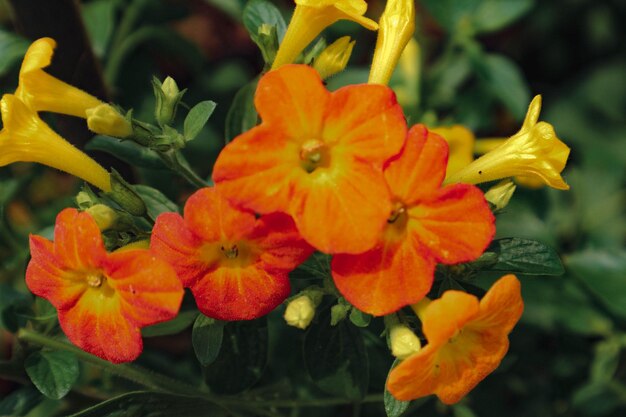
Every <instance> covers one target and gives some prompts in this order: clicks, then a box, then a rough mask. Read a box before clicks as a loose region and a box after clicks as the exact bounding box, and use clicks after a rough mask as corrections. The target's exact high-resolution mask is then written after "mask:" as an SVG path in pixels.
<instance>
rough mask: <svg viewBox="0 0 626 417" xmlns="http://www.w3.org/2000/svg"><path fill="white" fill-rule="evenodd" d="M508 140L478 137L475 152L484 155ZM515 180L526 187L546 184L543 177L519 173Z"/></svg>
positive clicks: (539, 186)
mask: <svg viewBox="0 0 626 417" xmlns="http://www.w3.org/2000/svg"><path fill="white" fill-rule="evenodd" d="M506 140H507V138H485V139H477V140H476V142H475V143H474V153H475V154H478V155H483V154H486V153H487V152H491V151H492V150H494V149H495V148H497V147H498V146H500V145H502V144H503V143H504V142H505V141H506ZM514 180H515V182H516V183H517V184H518V185H521V186H522V187H526V188H541V187H543V186H544V185H545V184H544V182H543V181H542V180H541V178H538V177H529V176H524V175H518V176H516V177H515V178H514Z"/></svg>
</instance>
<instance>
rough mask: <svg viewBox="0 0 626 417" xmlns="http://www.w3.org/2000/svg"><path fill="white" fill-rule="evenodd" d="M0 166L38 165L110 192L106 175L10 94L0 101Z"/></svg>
mask: <svg viewBox="0 0 626 417" xmlns="http://www.w3.org/2000/svg"><path fill="white" fill-rule="evenodd" d="M0 109H1V111H2V122H3V124H4V127H3V129H2V131H0V166H4V165H8V164H12V163H14V162H37V163H40V164H44V165H48V166H50V167H52V168H56V169H59V170H61V171H65V172H67V173H69V174H72V175H74V176H76V177H79V178H82V179H84V180H85V181H87V182H89V183H91V184H93V185H95V186H96V187H98V188H100V189H101V190H104V191H110V190H111V182H110V181H111V180H110V175H109V173H108V172H107V171H106V170H105V169H104V168H102V166H100V165H99V164H98V163H97V162H96V161H94V160H93V159H91V158H90V157H88V156H87V155H86V154H84V153H83V152H81V151H80V150H78V149H77V148H76V147H74V146H73V145H72V144H70V143H69V142H68V141H66V140H65V139H63V138H62V137H61V136H59V135H58V134H57V133H56V132H54V131H53V130H52V129H50V127H49V126H48V125H47V124H46V123H45V122H44V121H43V120H41V119H40V118H39V116H38V115H37V113H36V112H35V111H33V110H31V109H30V108H29V107H27V106H26V105H25V104H24V103H22V101H21V100H19V99H18V98H17V97H15V96H13V95H11V94H5V95H4V96H3V97H2V100H1V101H0Z"/></svg>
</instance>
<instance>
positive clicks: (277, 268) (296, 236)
mask: <svg viewBox="0 0 626 417" xmlns="http://www.w3.org/2000/svg"><path fill="white" fill-rule="evenodd" d="M248 239H249V240H250V241H253V242H254V243H255V244H256V245H257V247H258V249H259V250H260V251H261V253H260V255H259V261H258V262H259V267H261V268H262V269H264V270H266V271H272V272H274V273H281V272H282V273H284V272H290V271H292V270H294V269H295V268H296V267H297V266H298V265H300V264H301V263H302V262H304V261H305V260H306V259H307V258H308V257H309V256H311V254H312V253H313V251H314V249H313V248H312V247H311V245H309V244H308V243H306V241H304V239H302V236H300V233H298V230H297V229H296V225H295V224H294V222H293V219H292V218H291V217H290V216H289V215H287V214H284V213H272V214H268V215H265V216H262V217H261V218H260V219H259V220H258V221H257V225H256V227H255V229H254V231H253V232H252V234H250V236H249V237H248Z"/></svg>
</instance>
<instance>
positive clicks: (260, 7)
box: [243, 0, 287, 43]
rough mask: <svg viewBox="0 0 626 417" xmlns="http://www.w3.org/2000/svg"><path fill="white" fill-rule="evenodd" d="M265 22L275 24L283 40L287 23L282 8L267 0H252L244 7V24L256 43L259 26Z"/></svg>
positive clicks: (279, 37)
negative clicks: (279, 8)
mask: <svg viewBox="0 0 626 417" xmlns="http://www.w3.org/2000/svg"><path fill="white" fill-rule="evenodd" d="M264 23H266V24H269V25H272V26H275V27H276V32H277V34H278V40H279V41H282V39H283V37H284V36H285V31H286V30H287V24H286V23H285V19H283V15H282V14H280V10H278V9H277V8H276V6H274V5H273V4H272V3H271V2H269V1H267V0H250V1H249V2H248V4H246V7H244V9H243V25H244V26H245V27H246V29H247V30H248V33H249V34H250V37H251V38H252V40H253V41H255V42H256V43H258V42H257V38H258V34H259V27H260V26H261V25H262V24H264Z"/></svg>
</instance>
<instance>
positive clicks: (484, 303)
mask: <svg viewBox="0 0 626 417" xmlns="http://www.w3.org/2000/svg"><path fill="white" fill-rule="evenodd" d="M523 311H524V302H523V301H522V293H521V285H520V282H519V280H518V279H517V277H516V276H515V275H505V276H503V277H502V278H500V279H499V280H498V281H496V282H495V284H493V285H492V286H491V288H490V289H489V291H487V294H485V296H484V297H483V298H482V300H480V313H479V314H478V316H477V317H476V319H475V320H474V321H473V322H472V324H471V327H472V329H477V330H485V329H493V330H494V331H496V332H498V333H500V334H502V335H508V334H509V332H510V331H511V330H512V329H513V327H514V326H515V324H516V323H517V322H518V321H519V319H520V317H521V316H522V312H523Z"/></svg>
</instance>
